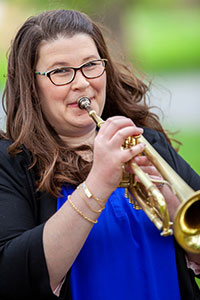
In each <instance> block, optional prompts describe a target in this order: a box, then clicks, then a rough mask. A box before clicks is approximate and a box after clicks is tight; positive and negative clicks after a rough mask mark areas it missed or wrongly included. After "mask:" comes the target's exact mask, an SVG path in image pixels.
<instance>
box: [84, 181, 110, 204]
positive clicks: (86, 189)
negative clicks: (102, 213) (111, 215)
mask: <svg viewBox="0 0 200 300" xmlns="http://www.w3.org/2000/svg"><path fill="white" fill-rule="evenodd" d="M81 186H82V188H83V191H84V193H85V194H86V196H87V197H88V198H93V199H94V200H95V201H97V202H98V203H99V202H100V203H101V204H103V206H104V202H105V201H104V200H101V199H99V198H96V197H95V196H94V195H93V194H92V193H91V192H90V190H89V189H88V187H87V185H86V184H85V181H84V182H83V183H82V185H81ZM99 205H100V204H99Z"/></svg>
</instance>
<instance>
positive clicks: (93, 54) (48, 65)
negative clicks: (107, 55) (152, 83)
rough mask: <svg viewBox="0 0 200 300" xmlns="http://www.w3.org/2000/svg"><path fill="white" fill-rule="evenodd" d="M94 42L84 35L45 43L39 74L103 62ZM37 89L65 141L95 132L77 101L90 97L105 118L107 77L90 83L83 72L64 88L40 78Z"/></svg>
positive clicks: (37, 66)
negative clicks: (98, 60) (61, 68)
mask: <svg viewBox="0 0 200 300" xmlns="http://www.w3.org/2000/svg"><path fill="white" fill-rule="evenodd" d="M99 58H100V56H99V53H98V51H97V48H96V45H95V43H94V41H93V39H92V38H91V37H90V36H89V35H87V34H84V33H80V34H76V35H74V36H72V37H58V38H57V39H56V40H52V41H48V42H47V41H44V42H42V43H41V45H40V48H39V59H38V62H37V65H36V71H39V72H47V71H49V70H53V69H56V68H60V67H79V66H81V65H83V64H85V63H87V62H89V61H91V60H94V59H99ZM36 82H37V88H38V92H39V97H40V101H41V106H42V110H43V113H44V115H45V117H46V119H47V120H48V122H49V123H50V124H51V126H52V127H53V128H54V129H55V131H56V132H57V133H58V134H59V135H60V136H61V137H63V138H64V137H73V136H79V135H84V134H86V133H88V132H89V131H91V130H94V128H95V124H94V121H93V120H92V119H91V118H90V117H89V116H88V113H87V112H86V111H85V110H81V109H79V108H78V105H77V100H78V99H79V98H80V97H83V96H87V97H89V98H90V99H91V106H92V108H93V109H94V110H96V112H97V114H98V115H101V113H102V111H103V107H104V103H105V97H106V73H105V72H104V73H103V75H102V76H100V77H98V78H92V79H87V78H85V77H84V76H83V74H82V73H81V71H80V70H78V71H77V72H76V76H75V78H74V80H73V81H72V82H71V83H69V84H67V85H64V86H56V85H54V84H53V83H52V82H51V81H50V79H49V78H48V77H46V76H41V75H36Z"/></svg>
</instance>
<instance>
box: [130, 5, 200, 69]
mask: <svg viewBox="0 0 200 300" xmlns="http://www.w3.org/2000/svg"><path fill="white" fill-rule="evenodd" d="M126 28H127V32H126V33H125V34H126V36H127V37H128V36H129V37H131V38H129V39H125V40H127V43H128V44H127V45H126V47H125V48H127V52H128V56H129V57H130V59H132V61H134V63H135V64H137V65H139V67H140V68H142V70H146V71H150V72H163V71H164V72H166V71H167V72H171V71H173V72H174V71H188V70H200V54H199V53H200V7H199V8H198V9H195V8H193V9H187V10H186V9H179V10H171V9H170V10H163V9H162V10H160V9H148V10H147V9H144V8H143V9H141V7H139V8H135V9H134V10H132V11H130V12H129V13H128V14H127V16H126Z"/></svg>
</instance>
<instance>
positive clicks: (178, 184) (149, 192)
mask: <svg viewBox="0 0 200 300" xmlns="http://www.w3.org/2000/svg"><path fill="white" fill-rule="evenodd" d="M77 102H78V106H79V108H80V109H85V110H86V111H87V112H88V114H89V116H90V117H91V118H92V119H93V120H94V122H95V123H96V125H97V127H99V128H100V127H101V126H102V124H103V123H104V121H103V120H102V119H101V118H100V117H99V116H98V115H97V113H96V112H95V111H94V110H93V109H92V108H91V106H90V103H91V101H90V99H89V98H88V97H82V98H80V99H79V100H78V101H77ZM141 142H143V143H145V144H146V147H145V149H144V154H145V155H146V156H147V157H148V159H149V160H150V161H151V162H152V163H153V164H154V166H155V167H156V168H157V169H158V171H159V172H160V173H161V175H162V177H163V178H164V181H163V182H165V183H167V184H168V185H169V186H170V187H171V189H172V191H173V192H174V193H175V194H176V196H177V197H178V198H179V201H180V206H179V207H178V209H177V212H176V214H175V218H174V224H173V230H172V228H171V226H172V222H170V219H169V213H168V209H167V205H166V201H165V198H164V196H163V195H162V193H161V192H160V190H159V189H158V188H157V187H156V185H155V184H154V182H153V180H151V178H150V177H149V175H148V174H146V173H145V172H144V171H143V170H142V169H141V168H140V167H139V166H138V165H137V164H136V163H134V162H133V161H130V162H129V165H130V166H131V169H132V172H133V174H130V173H127V172H126V171H125V168H124V170H123V176H122V181H121V183H120V185H119V186H120V187H123V188H125V196H126V197H128V198H129V200H130V202H131V203H133V204H135V201H136V205H135V208H136V209H138V208H140V209H143V210H144V212H145V213H146V215H147V216H148V217H149V219H150V220H151V221H152V222H153V223H154V225H155V226H156V227H157V228H158V229H159V230H162V232H161V235H162V236H168V235H172V234H173V233H174V236H175V238H176V240H177V242H178V243H179V244H180V245H181V247H182V248H183V249H185V250H186V251H189V252H192V253H197V254H199V253H200V191H196V192H195V191H194V190H193V189H192V188H191V187H190V186H189V185H188V184H187V183H186V182H185V181H184V180H183V179H182V178H181V177H180V176H179V175H178V174H177V173H176V172H175V171H174V170H173V169H172V168H171V167H170V166H169V165H168V163H167V162H166V161H165V160H164V159H163V158H162V157H161V156H160V155H159V154H158V153H157V151H156V150H155V149H154V148H153V147H152V146H151V144H150V143H149V142H148V141H147V140H146V139H145V138H144V136H142V135H140V136H137V137H128V138H127V139H126V140H125V141H124V144H123V145H122V148H123V149H127V148H129V147H132V146H133V145H135V144H137V143H141ZM135 175H136V176H137V177H138V178H139V179H140V182H135V180H134V177H135Z"/></svg>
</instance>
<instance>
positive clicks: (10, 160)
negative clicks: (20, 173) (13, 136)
mask: <svg viewBox="0 0 200 300" xmlns="http://www.w3.org/2000/svg"><path fill="white" fill-rule="evenodd" d="M10 145H12V141H11V140H6V139H1V140H0V165H1V166H4V167H5V168H6V167H10V168H11V169H17V170H19V169H20V168H27V167H28V166H30V164H31V154H30V153H29V151H28V150H27V149H26V148H25V147H24V146H22V150H21V151H20V152H19V153H18V154H15V155H13V156H12V155H10V154H9V151H8V149H9V146H10Z"/></svg>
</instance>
